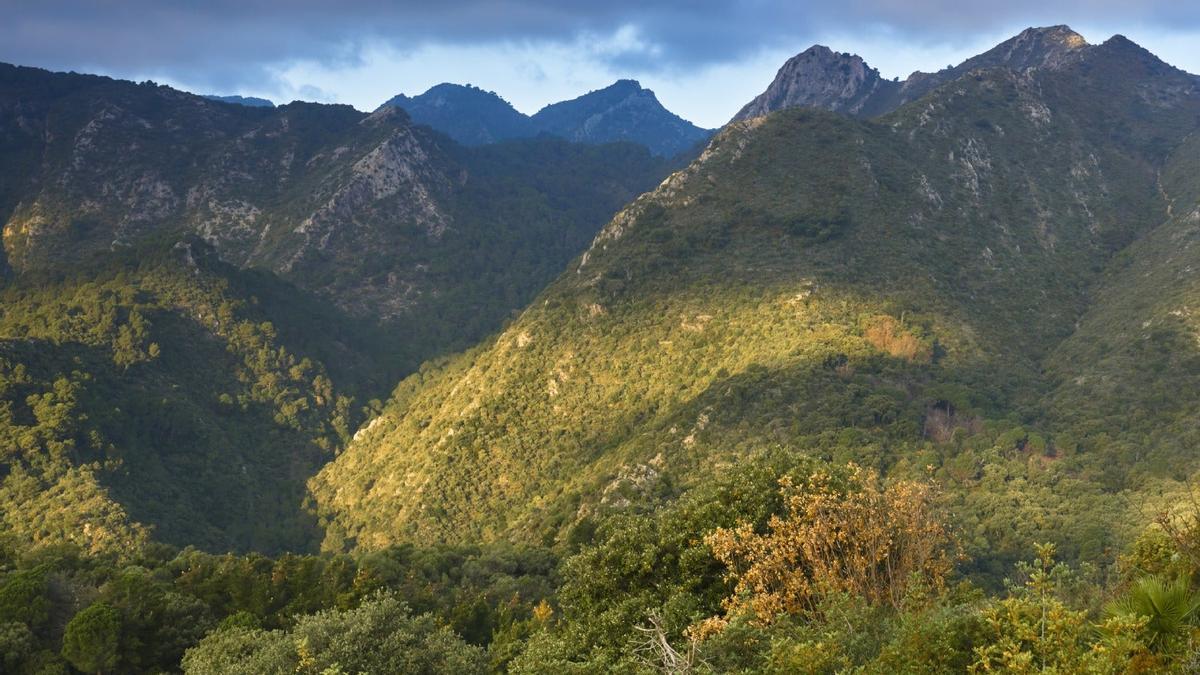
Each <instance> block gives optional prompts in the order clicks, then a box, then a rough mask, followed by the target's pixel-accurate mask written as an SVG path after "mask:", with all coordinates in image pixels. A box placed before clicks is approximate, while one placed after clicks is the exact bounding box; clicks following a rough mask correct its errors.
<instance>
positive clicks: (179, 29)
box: [0, 0, 1200, 89]
mask: <svg viewBox="0 0 1200 675" xmlns="http://www.w3.org/2000/svg"><path fill="white" fill-rule="evenodd" d="M5 5H10V6H8V7H5ZM0 12H3V15H4V16H5V21H4V22H2V23H0V59H3V60H6V61H11V62H17V63H23V64H32V65H42V66H46V67H52V68H58V69H79V70H84V69H86V70H96V71H101V72H111V73H133V72H137V73H145V74H147V75H154V74H156V73H161V74H163V75H169V76H170V77H172V78H173V79H177V80H187V81H192V82H204V83H206V84H208V85H209V86H212V87H214V88H224V89H232V88H237V87H239V86H243V85H246V84H250V83H253V84H256V85H261V84H262V82H263V81H264V80H266V79H267V78H269V77H270V74H271V72H272V70H273V69H277V68H278V67H279V66H280V64H286V63H288V62H292V61H300V60H307V61H319V62H322V63H324V64H326V65H330V66H334V65H342V66H353V65H354V64H357V63H360V62H361V60H362V58H363V50H364V49H365V48H366V46H367V45H370V44H376V43H383V44H386V45H387V46H388V47H390V48H392V49H394V50H398V51H404V50H416V49H419V48H421V47H424V46H428V45H431V44H441V45H462V44H472V45H478V44H487V43H494V44H501V43H529V42H533V43H554V44H560V45H573V44H574V45H579V44H584V45H590V46H591V48H592V49H593V50H594V51H593V53H592V57H593V58H594V59H596V60H599V61H602V62H607V63H610V64H613V65H617V66H623V67H630V68H635V69H638V70H642V71H646V70H653V69H660V70H671V69H680V68H697V67H705V66H711V65H714V64H723V63H731V62H734V61H737V60H740V59H743V58H747V57H750V56H752V55H754V54H756V53H759V52H761V51H763V50H768V49H776V48H780V47H782V46H792V45H795V44H797V43H798V42H801V41H803V40H805V39H808V38H811V37H813V36H818V35H825V34H831V33H847V32H851V31H855V30H858V31H864V32H872V31H874V32H881V31H882V32H887V33H888V34H890V35H892V36H893V37H895V38H897V39H901V38H902V39H906V40H912V41H917V42H931V41H937V42H943V43H944V42H946V41H947V40H950V41H953V40H954V39H955V38H956V36H958V38H959V39H961V40H963V41H966V40H969V39H970V37H971V36H973V35H975V34H977V33H978V32H979V31H980V29H981V28H982V29H984V30H995V27H996V26H998V25H1002V26H1005V27H1007V26H1008V25H1015V24H1021V25H1024V24H1047V23H1062V22H1064V21H1069V20H1070V19H1072V18H1075V19H1081V20H1082V19H1086V20H1088V21H1092V22H1093V23H1104V24H1121V23H1129V24H1138V25H1146V26H1159V27H1163V28H1164V29H1166V28H1169V29H1171V30H1174V31H1180V30H1188V29H1200V3H1189V2H1178V0H1149V1H1146V2H1140V3H1130V2H1127V0H1120V1H1118V0H1093V1H1090V2H1083V1H1082V0H1074V1H1069V0H1010V1H1009V2H1004V3H999V2H977V3H970V2H967V3H964V2H962V1H961V0H916V1H906V0H845V1H843V2H836V3H832V2H811V3H810V2H800V1H797V0H734V1H731V2H718V1H716V0H660V1H658V2H648V1H647V0H602V1H599V2H597V1H595V0H507V1H497V0H437V1H436V2H429V1H428V0H422V1H420V2H413V1H412V0H401V1H400V2H394V1H393V2H388V1H385V0H343V1H342V2H319V1H317V0H206V1H203V2H196V1H193V0H126V1H124V2H105V1H97V0H75V1H70V0H39V1H37V2H27V1H26V0H0Z"/></svg>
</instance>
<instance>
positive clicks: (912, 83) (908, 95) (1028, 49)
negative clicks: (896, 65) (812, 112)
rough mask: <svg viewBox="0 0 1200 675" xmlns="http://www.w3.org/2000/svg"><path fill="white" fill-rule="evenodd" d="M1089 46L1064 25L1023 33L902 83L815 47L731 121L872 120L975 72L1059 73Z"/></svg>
mask: <svg viewBox="0 0 1200 675" xmlns="http://www.w3.org/2000/svg"><path fill="white" fill-rule="evenodd" d="M1088 47H1089V45H1088V43H1087V41H1086V40H1084V39H1083V36H1081V35H1080V34H1079V33H1076V32H1075V31H1073V30H1071V29H1070V28H1068V27H1067V26H1050V27H1048V28H1027V29H1025V30H1023V31H1021V33H1020V34H1018V35H1016V36H1015V37H1012V38H1010V39H1008V40H1005V41H1004V42H1002V43H1000V44H999V45H997V46H995V47H993V48H992V49H989V50H988V51H986V52H984V53H982V54H979V55H978V56H973V57H971V58H970V59H967V60H966V61H964V62H962V63H961V64H959V65H957V66H954V67H951V68H946V69H943V70H940V71H938V72H936V73H922V72H915V73H913V74H912V75H909V76H908V79H906V80H905V81H904V82H902V83H901V82H896V81H892V80H885V79H883V78H881V77H880V76H879V71H877V70H875V69H874V68H871V67H870V66H868V65H867V64H866V62H865V61H863V60H862V58H860V57H858V56H856V55H854V54H842V53H839V52H834V51H832V50H830V49H829V48H828V47H823V46H821V45H815V46H813V47H810V48H808V49H807V50H805V51H804V52H801V53H800V54H798V55H796V56H794V57H792V58H791V59H789V60H788V61H787V63H785V64H783V67H782V68H780V69H779V73H778V74H776V76H775V80H774V81H773V82H771V85H770V86H769V87H767V90H766V91H764V92H763V93H762V94H760V95H759V96H758V97H756V98H755V99H754V100H753V101H751V102H750V103H748V104H746V106H745V107H744V108H742V110H741V111H739V112H738V114H737V115H735V116H734V118H733V119H734V120H742V119H747V118H750V117H758V116H761V115H766V114H768V113H771V112H774V111H776V110H782V109H783V108H790V107H794V106H812V107H817V108H824V109H826V110H832V111H834V112H841V113H846V114H849V115H855V116H860V117H874V116H876V115H882V114H884V113H887V112H890V111H892V110H895V109H896V108H898V107H899V106H901V105H903V104H905V103H907V102H909V101H914V100H916V99H918V98H920V97H922V96H924V95H925V94H927V93H929V92H930V91H932V90H933V89H935V88H937V87H939V86H941V85H943V84H945V83H947V82H951V81H953V80H956V79H958V78H959V77H962V76H963V75H965V74H966V73H968V72H970V71H972V70H975V69H978V68H995V67H1003V68H1011V69H1013V70H1017V71H1023V70H1027V69H1030V68H1049V69H1055V68H1061V67H1063V66H1064V65H1066V64H1069V63H1073V62H1074V61H1075V60H1076V59H1078V58H1079V57H1080V55H1081V54H1083V53H1084V51H1086V50H1087V48H1088Z"/></svg>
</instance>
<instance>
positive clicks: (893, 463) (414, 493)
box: [0, 26, 1200, 673]
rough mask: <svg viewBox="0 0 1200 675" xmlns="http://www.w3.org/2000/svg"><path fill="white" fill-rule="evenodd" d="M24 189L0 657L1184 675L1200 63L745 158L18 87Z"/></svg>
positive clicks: (1121, 72) (769, 113)
mask: <svg viewBox="0 0 1200 675" xmlns="http://www.w3.org/2000/svg"><path fill="white" fill-rule="evenodd" d="M705 140H707V144H706V145H704V146H703V150H702V151H698V154H695V155H691V156H689V155H688V153H687V151H688V149H689V148H691V147H694V146H695V144H696V143H699V142H703V141H705ZM668 157H673V158H677V159H675V160H671V159H667V158H668ZM0 158H3V160H2V163H0V223H2V225H3V237H2V239H0V242H2V246H0V270H2V271H3V275H2V277H0V279H2V280H0V628H3V630H0V646H4V645H14V646H13V647H12V648H11V650H10V651H11V652H12V653H13V654H20V655H21V656H20V657H19V658H20V659H21V660H19V661H17V660H14V659H9V660H6V661H0V666H4V667H8V664H9V663H10V661H11V662H13V663H18V665H19V666H20V667H21V668H23V669H24V670H22V671H20V672H37V670H38V669H39V668H41V667H42V665H43V664H46V663H49V664H52V665H58V664H63V663H65V662H64V661H63V659H68V660H69V661H70V663H71V664H73V667H76V668H77V669H79V670H84V671H91V672H97V671H105V672H107V671H113V670H117V671H121V672H124V671H129V672H143V671H145V672H153V671H156V670H169V669H174V668H180V667H182V668H184V669H185V670H186V671H188V672H197V673H205V672H321V671H322V670H325V671H326V672H358V671H364V672H367V671H371V670H372V669H374V670H380V671H383V672H391V671H393V670H396V671H403V668H404V667H407V668H409V671H411V672H483V671H484V670H485V669H490V670H491V671H493V672H517V673H544V672H638V673H641V672H662V671H663V670H664V669H666V671H667V672H679V670H680V667H677V666H679V664H680V663H686V664H688V667H692V666H695V670H696V671H699V672H799V671H804V670H805V669H808V670H811V671H814V672H847V671H849V670H852V669H855V668H858V669H860V670H861V671H862V672H881V673H884V672H931V673H933V672H963V671H965V670H968V669H971V670H972V671H974V672H985V671H986V672H991V671H997V670H1004V667H1001V666H1000V665H997V664H1007V666H1005V667H1008V666H1011V668H1010V670H1013V671H1018V670H1020V669H1021V668H1025V669H1028V668H1029V667H1030V664H1033V663H1038V664H1039V667H1042V668H1044V669H1047V670H1050V669H1056V672H1113V673H1115V672H1131V669H1132V668H1134V666H1131V665H1130V664H1135V665H1137V668H1141V669H1142V670H1143V671H1144V672H1155V671H1156V670H1157V671H1159V672H1176V671H1177V672H1186V668H1187V667H1190V666H1188V664H1189V663H1192V662H1190V661H1187V659H1188V658H1190V656H1188V655H1189V654H1194V649H1193V648H1192V647H1191V645H1194V639H1195V637H1196V633H1195V632H1194V630H1193V629H1191V628H1188V627H1186V625H1185V624H1186V621H1185V620H1181V622H1182V623H1179V626H1176V627H1175V628H1173V629H1172V628H1170V627H1164V626H1166V623H1167V622H1158V623H1154V624H1153V627H1151V624H1152V619H1153V620H1154V621H1157V619H1154V616H1158V615H1157V614H1155V615H1154V616H1151V614H1147V613H1146V612H1151V613H1153V612H1157V611H1158V610H1156V609H1154V608H1153V607H1161V606H1165V605H1164V603H1162V602H1159V601H1158V600H1159V599H1161V597H1162V596H1164V595H1166V594H1170V593H1175V594H1176V595H1177V596H1179V598H1181V599H1180V600H1179V605H1180V606H1184V605H1186V606H1188V607H1194V606H1195V603H1194V598H1193V597H1192V595H1190V594H1194V591H1192V590H1191V587H1190V586H1189V585H1188V584H1189V583H1190V582H1189V580H1190V579H1193V578H1195V577H1194V575H1195V574H1197V573H1200V557H1195V556H1194V554H1195V551H1197V550H1200V545H1197V544H1196V542H1197V541H1200V529H1196V528H1195V527H1194V523H1195V522H1200V521H1197V520H1196V518H1197V517H1200V516H1198V515H1197V513H1196V511H1195V510H1194V509H1195V498H1194V493H1193V492H1192V491H1191V490H1192V488H1190V487H1189V485H1190V484H1189V481H1190V480H1192V479H1193V478H1194V476H1195V475H1196V474H1197V471H1200V460H1198V458H1197V456H1196V453H1195V447H1196V446H1197V444H1200V426H1198V425H1197V424H1196V420H1197V419H1200V395H1197V392H1200V347H1198V346H1197V345H1198V344H1200V340H1198V336H1200V315H1198V314H1197V310H1196V308H1197V307H1198V306H1200V281H1198V277H1197V275H1196V273H1195V270H1197V269H1200V77H1197V76H1196V75H1192V74H1189V73H1186V72H1184V71H1182V70H1179V69H1177V68H1174V67H1172V66H1170V65H1168V64H1166V63H1164V62H1163V61H1162V60H1160V59H1159V58H1158V57H1156V56H1155V55H1153V54H1151V53H1150V52H1149V51H1147V50H1145V49H1143V48H1142V47H1140V46H1138V45H1137V44H1135V43H1133V42H1132V41H1130V40H1129V39H1127V38H1125V37H1123V36H1120V35H1117V36H1113V37H1111V38H1109V39H1108V40H1106V41H1104V42H1103V43H1101V44H1096V45H1092V44H1088V43H1087V42H1086V41H1085V40H1084V39H1083V38H1082V37H1081V36H1080V35H1078V34H1077V33H1075V32H1074V31H1072V30H1070V29H1069V28H1067V27H1066V26H1052V27H1046V28H1030V29H1028V30H1025V31H1023V32H1021V33H1020V34H1019V35H1017V36H1014V37H1013V38H1011V39H1009V40H1007V41H1005V42H1003V43H1001V44H1000V45H998V46H996V47H995V48H993V49H991V50H988V51H987V52H984V53H983V54H980V55H978V56H975V57H973V58H970V59H968V60H966V61H964V62H963V63H961V64H959V65H957V66H953V67H950V68H947V69H944V70H941V71H938V72H936V73H914V74H913V75H911V76H910V77H908V78H907V79H906V80H905V81H903V82H900V81H889V80H885V79H883V78H881V77H880V75H879V73H878V72H877V71H876V70H874V69H873V68H871V67H869V66H868V65H867V64H866V63H865V62H864V61H863V60H862V59H861V58H859V57H857V56H854V55H849V54H841V53H837V52H834V51H832V50H831V49H828V48H826V47H822V46H814V47H812V48H810V49H807V50H806V51H804V52H801V53H800V54H798V55H797V56H795V57H793V58H792V59H789V60H788V61H787V62H786V63H785V64H784V65H783V67H782V68H780V70H779V71H778V74H777V75H776V77H775V80H774V81H773V82H772V83H771V84H770V86H769V87H768V88H767V89H766V91H764V92H763V93H762V94H761V95H760V96H758V97H756V98H755V99H754V100H753V101H750V102H748V103H747V104H746V105H745V106H744V107H743V108H742V109H741V111H740V112H738V113H737V115H735V117H734V118H733V120H731V121H730V123H728V124H727V125H725V126H724V127H723V128H722V129H720V130H718V131H717V132H715V133H714V134H712V135H711V137H709V132H707V131H705V130H702V129H698V128H696V127H694V126H692V125H690V124H688V123H686V122H684V121H682V120H680V119H679V118H678V117H676V116H674V115H672V114H671V113H669V112H667V111H666V110H664V109H663V108H662V106H661V105H660V104H659V103H658V101H657V100H656V98H655V97H654V95H653V93H652V92H649V91H648V90H645V89H643V88H641V86H640V85H639V84H638V83H636V82H633V81H631V80H623V81H619V82H617V83H616V84H614V85H612V86H611V87H608V88H606V89H602V90H600V91H596V92H591V93H589V94H587V95H585V96H583V97H580V98H578V99H575V100H573V101H567V102H563V103H558V104H554V105H551V106H547V107H546V108H544V109H543V110H541V111H539V112H538V113H537V114H536V115H533V116H525V115H522V114H521V113H519V112H518V111H516V110H515V109H513V108H512V106H511V105H509V104H507V103H506V102H505V101H504V100H503V99H501V98H500V97H498V96H497V95H495V94H492V93H490V92H485V91H482V90H480V89H477V88H473V87H469V86H467V87H464V86H458V85H449V84H446V85H439V86H437V87H434V88H432V89H430V90H429V91H428V92H426V93H425V94H422V95H420V96H416V97H413V98H407V97H396V98H395V99H392V100H391V101H389V102H388V103H387V104H385V105H383V106H381V107H380V108H379V109H378V110H376V111H374V112H373V113H369V114H368V113H363V112H359V111H356V110H354V109H352V108H349V107H347V106H337V105H320V104H311V103H291V104H288V105H283V106H278V107H255V106H246V105H230V104H228V103H225V102H221V101H213V100H210V99H208V98H205V97H200V96H194V95H191V94H186V93H184V92H179V91H176V90H174V89H171V88H168V87H161V86H157V85H153V84H150V83H145V84H133V83H129V82H122V81H117V80H111V79H108V78H102V77H93V76H85V75H76V74H60V73H49V72H46V71H42V70H38V69H32V68H24V67H18V66H0ZM684 162H686V165H684ZM880 476H881V477H882V478H881V479H878V480H877V479H876V477H880ZM1189 495H1191V502H1189V501H1188V500H1189ZM1189 503H1190V505H1191V506H1190V508H1192V509H1193V511H1187V510H1186V509H1187V508H1189ZM1181 509H1182V511H1181ZM877 511H878V512H880V513H883V516H881V517H878V518H877V517H876V516H875V515H872V514H875V513H876V512H877ZM1176 513H1182V514H1184V515H1180V516H1179V517H1178V518H1176V516H1175V515H1172V514H1176ZM1155 514H1157V515H1155ZM1187 514H1191V515H1187ZM1189 518H1190V520H1189ZM839 519H840V520H839ZM830 523H832V524H830ZM941 523H946V525H945V526H944V527H943V526H942V525H941ZM818 526H821V527H826V526H827V529H825V530H820V531H818V530H815V529H806V528H815V527H818ZM1189 528H1192V529H1189ZM914 532H915V533H917V534H914ZM881 533H882V534H881ZM872 537H874V538H872ZM919 539H925V540H927V541H924V542H922V541H915V540H919ZM949 539H953V541H954V542H955V543H954V545H953V546H951V545H949V544H946V545H945V546H944V547H942V548H941V549H939V550H938V551H936V552H932V553H931V552H930V551H932V550H933V549H932V548H922V546H923V545H925V546H928V547H934V546H935V545H936V546H941V544H939V543H938V542H941V541H942V540H949ZM831 542H832V543H831ZM858 542H865V543H864V544H862V546H861V547H860V546H859V544H858ZM880 542H883V543H880ZM1189 542H1191V543H1189ZM171 546H174V547H180V548H182V547H188V546H192V547H196V548H195V549H190V548H189V549H184V550H183V551H182V552H180V551H178V550H176V549H174V548H170V547H171ZM871 547H874V548H871ZM197 549H198V550H197ZM318 550H319V551H320V552H321V554H320V555H301V554H303V553H308V554H314V553H315V552H317V551H318ZM846 550H849V551H851V553H843V552H844V551H846ZM63 551H67V552H63ZM202 551H209V552H213V553H221V554H223V553H226V552H232V553H229V554H228V555H220V556H216V555H214V556H208V555H207V554H205V553H203V552H202ZM863 551H866V552H863ZM880 551H883V553H880ZM897 551H898V552H899V553H897ZM10 552H11V553H10ZM856 552H862V555H861V556H859V557H855V556H856V555H858V553H856ZM260 553H266V554H269V555H277V556H278V557H277V558H275V559H273V560H272V559H268V558H265V557H263V556H262V555H259V554H260ZM926 553H929V555H926ZM1031 553H1032V555H1033V556H1035V561H1034V562H1033V563H1027V562H1023V561H1026V560H1028V559H1029V558H1030V555H1031ZM242 554H244V555H242ZM822 556H825V557H822ZM871 556H882V557H871ZM860 558H861V559H862V560H867V562H866V563H862V560H860ZM914 560H916V562H913V561H914ZM829 561H832V562H829ZM880 561H882V562H880ZM1056 561H1062V562H1061V563H1058V562H1056ZM825 563H828V565H826V567H821V565H824V564H825ZM893 563H896V564H898V565H911V566H913V567H912V569H909V570H908V571H911V572H913V573H912V574H898V575H895V578H898V577H903V581H895V578H893V576H889V575H891V574H892V572H893V571H894V570H892V569H891V567H890V565H892V564H893ZM860 564H861V565H860ZM856 565H859V566H862V567H863V568H864V569H865V572H863V577H864V578H866V579H867V581H861V580H860V579H858V578H857V577H855V578H853V579H851V580H850V581H847V580H846V579H847V578H848V576H849V575H851V574H852V570H853V569H857V568H856V567H855V566H856ZM822 569H824V570H826V572H827V576H825V577H818V571H819V570H822ZM881 569H883V570H884V571H880V570H881ZM828 570H832V571H831V572H830V571H828ZM950 570H953V574H951V572H950ZM39 575H41V576H39ZM885 578H886V579H890V581H880V579H885ZM1014 579H1015V580H1016V581H1015V582H1014V581H1013V580H1014ZM1147 579H1149V580H1150V581H1147ZM1164 580H1166V581H1164ZM860 581H861V583H859V582H860ZM951 582H953V583H951ZM1171 583H1173V584H1176V585H1175V586H1168V585H1167V584H1171ZM856 584H857V585H856ZM881 584H882V585H885V586H886V588H884V589H883V590H879V588H880V585H881ZM906 584H908V585H906ZM1154 584H1158V585H1159V586H1154ZM1180 584H1182V586H1179V585H1180ZM1160 586H1161V588H1160ZM142 587H145V588H147V589H157V590H154V591H153V593H156V594H157V595H153V596H146V597H153V598H155V600H154V602H157V603H159V604H153V603H151V602H150V601H149V600H143V596H141V595H139V594H138V590H137V589H140V588H142ZM864 589H866V590H864ZM1180 589H1182V590H1180ZM145 592H146V593H150V592H151V591H145ZM389 592H390V593H392V594H389ZM873 594H874V595H873ZM95 598H98V599H97V600H96V601H95V602H94V603H93V602H92V600H93V599H95ZM881 598H882V599H881ZM1146 598H1149V600H1147V602H1148V603H1149V605H1150V606H1152V607H1151V609H1148V610H1147V609H1144V607H1145V606H1147V605H1146V603H1145V602H1141V601H1142V600H1143V599H1146ZM401 600H403V601H404V602H405V603H412V606H413V607H414V608H415V610H414V613H411V614H410V613H409V608H408V607H407V606H403V603H401V602H400V601H401ZM1110 600H1111V602H1110ZM39 603H40V604H39ZM1056 603H1057V604H1056ZM746 606H750V608H751V610H750V611H749V613H741V614H739V611H741V610H742V609H744V608H745V607H746ZM85 607H86V609H85ZM1129 607H1133V608H1134V609H1132V610H1131V609H1128V608H1129ZM30 608H33V609H30ZM34 610H37V612H41V613H42V614H44V615H45V616H43V615H42V614H38V613H36V612H34ZM43 610H44V611H43ZM1190 611H1191V610H1188V612H1190ZM89 612H91V614H90V615H89V614H88V613H89ZM424 612H431V613H432V614H425V613H424ZM1131 612H1132V613H1131ZM118 615H119V616H120V617H123V618H121V619H120V620H121V621H124V623H121V624H120V630H115V629H113V630H110V628H106V626H109V624H111V623H113V622H115V621H117V619H114V618H112V617H114V616H118ZM80 616H82V617H84V619H79V617H80ZM71 617H75V618H71ZM146 617H153V618H146ZM160 617H176V618H174V619H171V620H170V621H166V620H162V619H161V618H160ZM180 617H183V618H180ZM398 617H399V618H398ZM1046 617H1053V621H1048V620H1047V618H1046ZM1097 617H1103V618H1097ZM77 620H78V621H79V622H80V623H79V624H77V628H76V629H74V630H73V629H70V628H69V625H68V621H70V623H71V624H75V622H76V621H77ZM1188 620H1190V619H1188ZM106 622H108V623H106ZM164 626H167V627H170V630H169V631H168V630H166V628H164ZM189 626H190V627H193V628H196V630H195V633H196V634H194V635H193V634H192V633H187V634H186V635H185V634H184V633H186V631H184V630H183V628H182V627H189ZM1180 626H1183V627H1180ZM135 627H136V631H135ZM176 628H178V630H176ZM1170 630H1174V632H1173V633H1169V634H1168V632H1169V631H1170ZM105 631H109V632H110V633H113V634H114V635H115V637H112V638H111V642H112V643H113V645H119V649H118V647H117V646H113V647H112V649H111V650H109V651H111V652H112V654H111V660H107V661H106V660H103V659H99V657H94V654H95V653H99V654H101V655H103V656H105V657H106V658H107V657H108V656H109V652H108V651H104V650H105V649H108V647H107V646H106V645H107V643H103V642H102V641H99V639H97V640H96V641H97V642H100V643H101V644H100V645H99V646H98V647H94V649H93V648H92V647H90V646H88V645H90V644H91V643H89V642H88V640H89V637H88V636H93V635H107V634H108V633H106V632H105ZM138 631H140V632H138ZM1156 631H1157V632H1156ZM1189 631H1190V632H1189ZM205 634H207V637H204V635H205ZM380 635H386V636H390V637H388V638H387V639H384V638H380V637H379V636H380ZM147 636H150V637H147ZM1064 636H1065V637H1064ZM202 638H203V639H202ZM1189 640H1192V641H1189ZM5 641H7V642H5ZM80 645H83V646H80ZM159 645H163V646H161V647H159ZM197 645H198V646H197ZM397 645H400V646H397ZM647 645H649V646H647ZM663 645H666V646H665V647H663ZM997 645H999V646H997ZM485 647H486V653H485V652H484V651H483V649H484V648H485ZM18 648H19V649H20V650H23V651H18ZM189 648H191V651H187V652H186V656H184V650H186V649H189ZM152 649H157V650H158V651H157V652H154V653H153V654H149V651H148V650H152ZM393 649H394V650H398V652H397V653H399V654H401V656H398V657H397V661H396V662H395V663H401V664H408V665H407V666H403V667H402V666H401V665H395V663H393V664H391V665H379V663H377V662H375V661H371V660H370V659H372V658H376V657H378V658H383V657H382V656H381V655H383V654H390V653H391V652H390V651H388V650H393ZM39 650H40V651H39ZM0 651H4V650H0ZM335 653H336V654H337V655H338V657H337V661H336V663H333V662H328V663H327V662H326V661H323V660H321V659H326V658H332V657H329V654H335ZM148 654H149V655H148ZM647 654H650V655H651V656H647ZM688 654H691V656H688ZM1062 654H1068V656H1062ZM697 655H700V656H697ZM401 657H403V658H401ZM5 658H6V659H7V658H8V657H5ZM39 659H40V660H39ZM56 659H57V660H56ZM405 659H407V660H405ZM437 659H442V660H441V661H437ZM697 659H698V660H697ZM1056 659H1061V660H1057V661H1056ZM1106 659H1107V660H1106ZM426 661H428V662H429V663H433V662H435V661H436V662H437V663H438V664H440V665H428V663H426ZM30 664H32V665H30ZM181 664H182V665H181ZM268 664H270V665H268ZM281 664H282V665H281ZM413 664H417V665H413ZM664 664H665V665H664ZM1081 664H1086V665H1087V667H1086V668H1085V667H1084V665H1081ZM1098 664H1099V665H1098ZM1101 666H1103V667H1101ZM1168 666H1170V667H1171V668H1175V671H1169V670H1168ZM1176 666H1177V667H1176ZM66 667H67V666H66V665H62V668H60V671H61V670H62V669H65V668H66ZM670 668H676V669H675V670H674V671H672V670H670ZM705 669H707V670H705Z"/></svg>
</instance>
